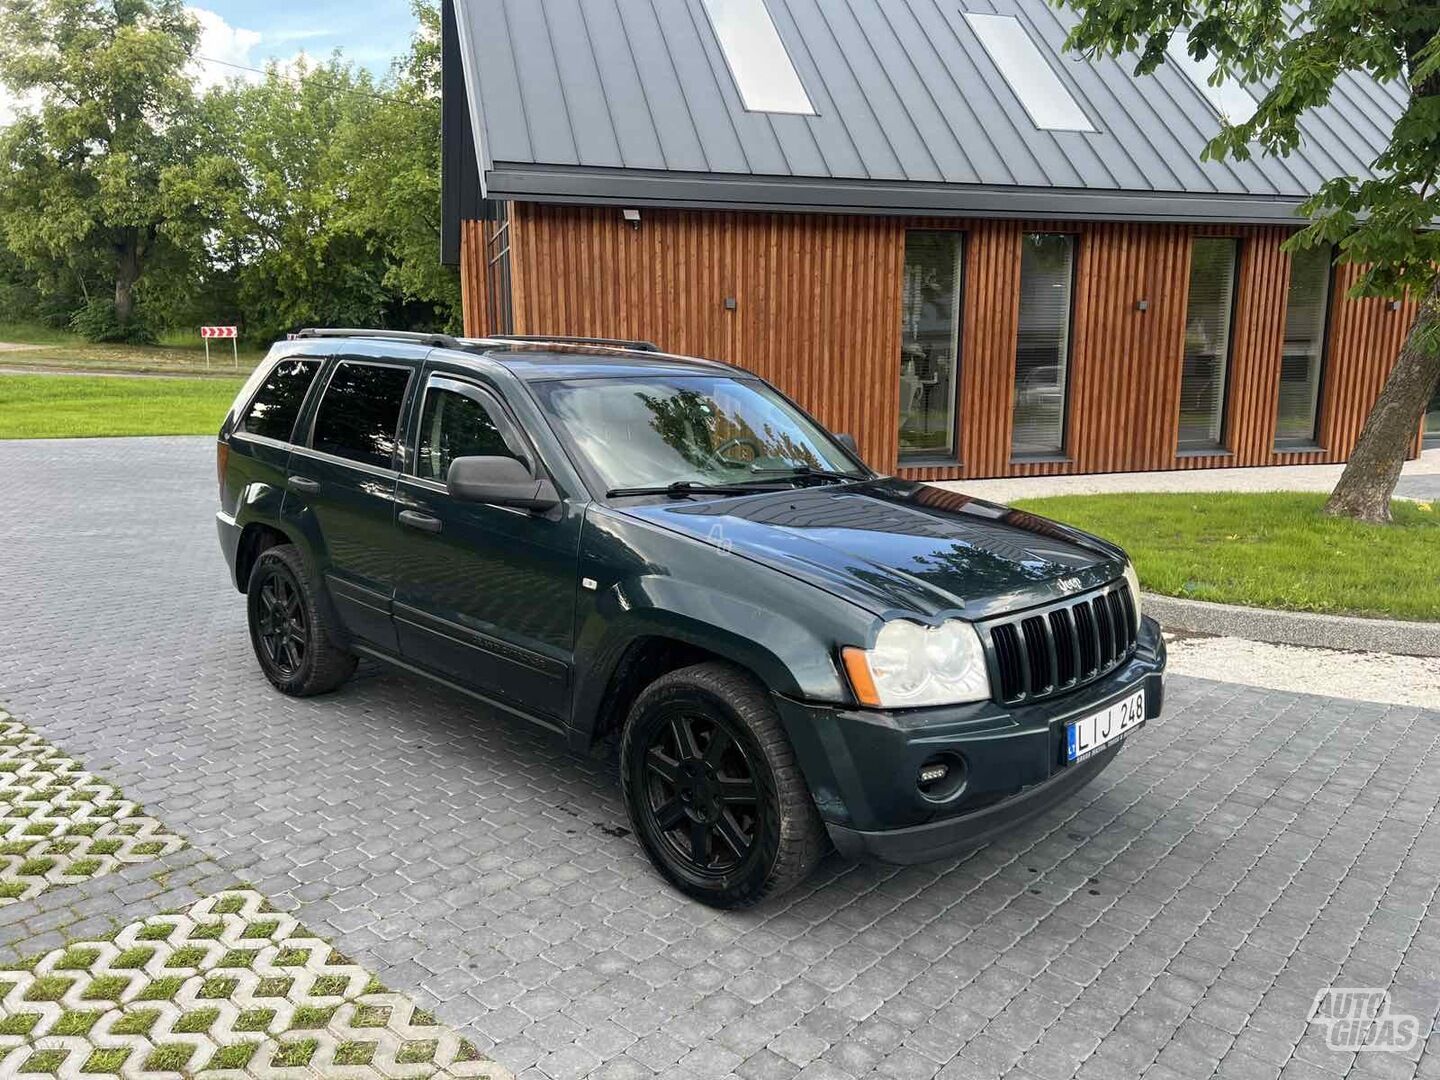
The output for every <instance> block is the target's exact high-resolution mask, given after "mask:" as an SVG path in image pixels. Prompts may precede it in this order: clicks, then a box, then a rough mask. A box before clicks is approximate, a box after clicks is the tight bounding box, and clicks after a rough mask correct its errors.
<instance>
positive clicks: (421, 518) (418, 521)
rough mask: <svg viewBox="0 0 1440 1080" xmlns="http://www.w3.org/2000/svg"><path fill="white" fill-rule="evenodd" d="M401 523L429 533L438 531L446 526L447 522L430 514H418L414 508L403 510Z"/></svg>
mask: <svg viewBox="0 0 1440 1080" xmlns="http://www.w3.org/2000/svg"><path fill="white" fill-rule="evenodd" d="M400 524H401V525H404V526H406V527H407V528H411V529H419V530H420V531H421V532H428V533H438V532H439V531H440V530H441V529H443V528H444V527H445V523H444V522H443V521H441V520H440V519H439V518H437V517H431V516H430V515H429V514H417V513H416V512H415V511H414V510H401V511H400Z"/></svg>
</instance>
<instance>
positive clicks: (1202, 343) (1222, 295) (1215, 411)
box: [1179, 236, 1240, 451]
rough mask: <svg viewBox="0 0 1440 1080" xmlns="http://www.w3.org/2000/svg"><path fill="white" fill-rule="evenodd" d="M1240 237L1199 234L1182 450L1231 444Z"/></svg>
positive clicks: (1183, 380)
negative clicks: (1229, 405)
mask: <svg viewBox="0 0 1440 1080" xmlns="http://www.w3.org/2000/svg"><path fill="white" fill-rule="evenodd" d="M1239 254H1240V241H1238V240H1234V239H1229V238H1221V237H1210V236H1202V237H1196V238H1195V242H1194V248H1193V249H1192V252H1191V255H1190V305H1189V307H1188V308H1187V309H1186V312H1185V359H1184V366H1183V368H1182V372H1181V376H1180V440H1179V445H1180V449H1181V450H1190V451H1196V450H1199V451H1203V450H1220V449H1223V448H1224V445H1225V398H1226V392H1227V390H1228V384H1229V381H1230V324H1231V316H1232V315H1233V313H1234V308H1235V268H1236V265H1237V263H1238V261H1239Z"/></svg>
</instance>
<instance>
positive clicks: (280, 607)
mask: <svg viewBox="0 0 1440 1080" xmlns="http://www.w3.org/2000/svg"><path fill="white" fill-rule="evenodd" d="M246 604H247V609H248V614H249V618H250V643H251V644H252V645H253V646H254V647H255V657H256V659H257V660H259V661H260V668H261V670H262V671H264V672H265V677H266V678H267V679H269V680H270V681H271V682H272V683H274V684H275V686H276V687H277V688H278V689H279V690H281V691H283V692H284V693H286V694H290V695H292V696H294V697H310V696H311V695H314V694H324V693H327V692H328V691H331V690H334V689H335V688H336V687H338V686H339V685H340V684H341V683H343V682H344V681H345V680H346V679H348V678H349V677H350V674H351V673H352V672H353V671H354V670H355V656H354V654H353V653H351V652H349V651H348V650H347V649H345V648H344V647H343V646H342V645H341V644H340V642H339V641H338V640H337V638H336V635H335V633H334V631H333V630H332V629H331V624H330V620H329V619H328V618H327V615H326V611H325V609H324V608H323V606H322V604H321V601H320V597H319V596H318V594H317V591H316V589H315V587H314V585H313V584H312V583H311V581H310V578H309V573H308V571H307V570H306V567H305V560H304V558H303V557H302V556H301V554H300V550H299V549H298V548H297V547H295V545H293V544H280V545H278V546H276V547H272V548H267V549H266V550H265V551H263V552H262V553H261V554H260V557H259V558H258V559H256V560H255V566H254V568H253V569H252V570H251V571H250V584H249V586H248V588H247V589H246Z"/></svg>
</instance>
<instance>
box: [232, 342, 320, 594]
mask: <svg viewBox="0 0 1440 1080" xmlns="http://www.w3.org/2000/svg"><path fill="white" fill-rule="evenodd" d="M324 366H325V361H324V360H321V359H318V358H311V357H291V358H286V359H283V360H280V361H279V362H278V363H276V364H275V365H274V366H272V367H271V368H270V370H269V372H268V373H267V374H266V375H265V377H264V380H263V382H261V384H260V387H259V389H258V390H256V391H255V396H254V397H252V398H251V399H250V400H249V401H248V402H246V403H245V404H244V406H243V408H244V411H243V412H241V413H240V415H239V416H238V417H237V418H236V421H235V427H234V428H233V429H232V430H231V431H230V433H229V436H228V443H229V448H230V451H229V461H228V466H227V468H226V475H225V477H224V481H223V482H224V484H225V489H224V490H223V491H222V492H221V505H222V508H223V509H224V510H225V511H226V513H228V514H231V515H232V516H233V515H235V514H237V513H238V512H239V511H240V510H241V507H240V506H239V502H240V501H241V500H242V499H244V500H245V502H246V504H247V505H246V507H245V509H247V510H252V511H255V510H258V512H259V515H260V516H261V517H266V516H273V517H278V516H279V514H280V506H281V503H282V501H283V499H284V494H285V477H286V475H287V473H286V464H287V463H288V462H289V459H290V443H291V440H292V439H293V437H294V433H295V425H296V422H297V421H298V420H299V419H300V413H301V411H302V409H303V407H304V405H305V398H306V396H307V395H308V394H309V392H310V388H311V386H312V385H314V382H315V376H316V375H318V374H319V373H320V369H321V368H322V367H324ZM243 584H244V582H241V585H243Z"/></svg>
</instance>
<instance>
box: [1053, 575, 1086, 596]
mask: <svg viewBox="0 0 1440 1080" xmlns="http://www.w3.org/2000/svg"><path fill="white" fill-rule="evenodd" d="M1055 584H1056V585H1059V586H1060V591H1061V592H1063V593H1077V592H1079V591H1080V590H1081V589H1083V588H1084V587H1085V583H1084V582H1082V581H1081V580H1080V579H1079V578H1078V577H1062V578H1061V579H1060V580H1059V581H1057V582H1055Z"/></svg>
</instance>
